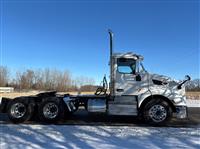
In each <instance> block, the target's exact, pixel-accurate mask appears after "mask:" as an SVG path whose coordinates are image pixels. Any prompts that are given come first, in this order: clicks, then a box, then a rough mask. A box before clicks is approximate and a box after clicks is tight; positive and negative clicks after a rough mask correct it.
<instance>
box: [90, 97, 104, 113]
mask: <svg viewBox="0 0 200 149" xmlns="http://www.w3.org/2000/svg"><path fill="white" fill-rule="evenodd" d="M87 110H88V112H100V113H105V112H106V100H105V99H99V98H98V99H88V104H87Z"/></svg>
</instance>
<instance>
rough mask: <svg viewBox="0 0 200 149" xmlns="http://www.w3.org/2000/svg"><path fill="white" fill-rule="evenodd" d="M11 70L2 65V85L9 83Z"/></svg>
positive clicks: (0, 84)
mask: <svg viewBox="0 0 200 149" xmlns="http://www.w3.org/2000/svg"><path fill="white" fill-rule="evenodd" d="M8 81H9V71H8V68H7V67H5V66H0V86H1V87H5V86H7V85H8Z"/></svg>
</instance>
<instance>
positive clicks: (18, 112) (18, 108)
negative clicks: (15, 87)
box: [10, 103, 26, 118]
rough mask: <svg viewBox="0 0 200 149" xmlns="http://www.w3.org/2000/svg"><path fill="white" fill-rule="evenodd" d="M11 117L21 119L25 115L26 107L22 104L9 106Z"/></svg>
mask: <svg viewBox="0 0 200 149" xmlns="http://www.w3.org/2000/svg"><path fill="white" fill-rule="evenodd" d="M10 112H11V115H12V116H13V117H15V118H21V117H23V116H24V115H25V113H26V106H25V105H24V104H22V103H15V104H13V105H12V106H11V110H10Z"/></svg>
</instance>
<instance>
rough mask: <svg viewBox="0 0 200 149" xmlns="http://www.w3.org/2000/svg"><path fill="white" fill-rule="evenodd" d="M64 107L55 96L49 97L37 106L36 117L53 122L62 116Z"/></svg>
mask: <svg viewBox="0 0 200 149" xmlns="http://www.w3.org/2000/svg"><path fill="white" fill-rule="evenodd" d="M63 113H64V109H63V105H62V103H61V100H59V99H58V98H56V97H49V98H46V99H44V100H43V102H42V103H41V104H40V105H39V107H38V117H39V119H40V120H41V121H43V122H46V123H55V122H57V121H58V120H60V119H61V118H62V117H63Z"/></svg>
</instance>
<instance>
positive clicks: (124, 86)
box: [115, 58, 141, 96]
mask: <svg viewBox="0 0 200 149" xmlns="http://www.w3.org/2000/svg"><path fill="white" fill-rule="evenodd" d="M136 69H137V62H136V60H135V59H131V58H130V59H128V58H118V59H117V69H116V72H115V96H123V95H125V96H126V95H137V94H138V90H139V89H140V84H141V81H138V80H136V78H137V75H136V73H137V71H136Z"/></svg>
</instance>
